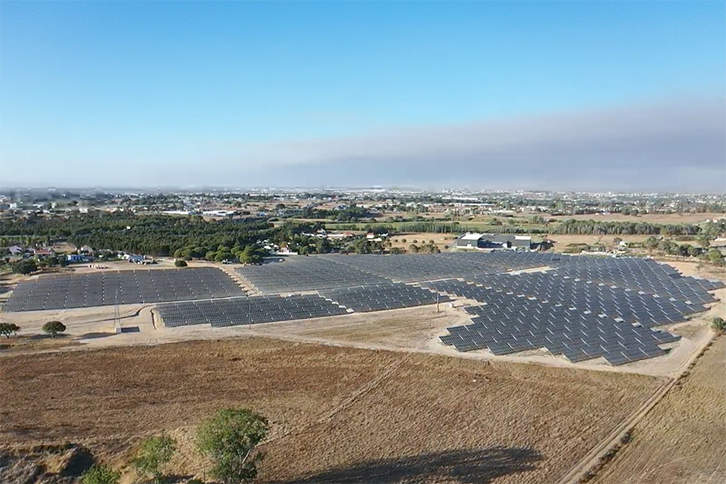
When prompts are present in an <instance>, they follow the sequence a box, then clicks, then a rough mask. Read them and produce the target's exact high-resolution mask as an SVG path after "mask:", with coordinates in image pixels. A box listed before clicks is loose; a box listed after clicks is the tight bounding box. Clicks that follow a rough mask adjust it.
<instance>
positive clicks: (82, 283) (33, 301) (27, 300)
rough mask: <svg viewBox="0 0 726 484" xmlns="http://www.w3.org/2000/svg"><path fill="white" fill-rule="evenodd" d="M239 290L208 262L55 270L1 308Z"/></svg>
mask: <svg viewBox="0 0 726 484" xmlns="http://www.w3.org/2000/svg"><path fill="white" fill-rule="evenodd" d="M244 295H245V292H244V291H243V290H242V288H241V287H240V286H238V285H237V283H236V282H235V281H234V280H233V279H232V278H231V277H230V276H229V275H227V274H226V273H225V272H224V271H221V270H219V269H216V268H213V267H200V268H192V267H189V268H184V269H146V270H130V271H113V272H110V271H109V272H102V273H90V274H63V275H55V274H54V275H49V276H40V277H39V278H37V279H35V280H31V281H24V282H22V283H20V284H18V286H17V288H16V290H15V291H13V294H12V295H11V297H10V300H9V301H8V304H6V305H5V308H4V309H5V311H8V312H17V311H37V310H49V309H73V308H84V307H93V306H109V305H115V304H143V303H153V302H161V301H174V300H186V299H202V298H217V297H230V296H244Z"/></svg>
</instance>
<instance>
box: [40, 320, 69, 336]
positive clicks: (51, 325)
mask: <svg viewBox="0 0 726 484" xmlns="http://www.w3.org/2000/svg"><path fill="white" fill-rule="evenodd" d="M65 330H66V325H65V324H63V323H61V322H60V321H48V322H47V323H45V324H44V325H43V331H44V332H46V333H48V334H49V335H50V337H51V338H55V336H56V335H57V334H58V333H63V332H64V331H65Z"/></svg>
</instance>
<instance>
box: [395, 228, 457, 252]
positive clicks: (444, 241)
mask: <svg viewBox="0 0 726 484" xmlns="http://www.w3.org/2000/svg"><path fill="white" fill-rule="evenodd" d="M457 236H458V234H428V233H422V232H416V233H405V234H397V235H395V236H393V237H391V239H390V241H391V247H400V248H402V249H406V250H407V251H408V247H409V246H410V245H411V244H416V245H418V246H421V245H425V244H428V243H429V242H430V241H433V242H434V244H435V245H436V246H437V247H438V248H439V250H440V251H442V252H443V251H444V250H446V249H447V246H451V245H452V244H453V243H454V241H455V240H456V237H457ZM404 240H405V242H404ZM414 241H415V242H414Z"/></svg>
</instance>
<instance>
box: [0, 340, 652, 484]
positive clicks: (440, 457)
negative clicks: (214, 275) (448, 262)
mask: <svg viewBox="0 0 726 484" xmlns="http://www.w3.org/2000/svg"><path fill="white" fill-rule="evenodd" d="M662 381H663V380H661V379H659V378H653V377H647V376H642V375H631V374H612V373H603V372H591V371H585V370H579V369H561V368H549V367H545V366H539V365H522V364H511V363H487V362H483V361H476V360H464V359H459V358H450V357H445V356H438V355H427V354H416V353H405V352H388V351H370V350H362V349H355V348H344V347H333V346H323V345H314V344H300V343H292V342H285V341H279V340H272V339H267V338H257V337H255V338H245V339H226V340H222V341H195V342H185V343H179V344H166V345H158V346H151V347H138V346H137V347H119V348H107V349H103V350H96V351H91V350H86V351H72V352H54V353H40V354H34V355H19V356H11V355H8V356H6V357H4V358H2V360H0V388H2V389H3V391H2V393H1V394H0V418H1V419H2V422H3V425H2V426H0V448H3V447H4V448H5V449H8V448H14V449H18V448H20V447H23V446H26V447H27V446H32V445H36V444H39V443H46V444H53V443H58V442H66V441H70V442H76V443H82V444H84V445H86V446H88V447H89V448H90V449H92V450H93V452H94V453H95V454H96V455H97V456H100V457H101V458H102V459H103V460H107V461H111V462H115V463H120V462H123V461H124V459H125V458H126V457H127V454H128V451H129V449H130V448H132V447H133V445H135V444H136V443H137V442H138V441H139V439H141V438H142V437H143V436H146V435H149V434H152V433H155V432H158V431H161V430H163V429H165V430H169V431H171V432H172V433H173V435H175V436H177V438H179V439H180V442H181V444H182V445H181V448H182V453H181V455H180V457H178V458H177V460H176V462H175V464H176V466H177V467H175V469H174V471H175V472H176V473H180V474H182V475H194V474H196V475H199V476H200V477H201V476H202V475H203V462H201V461H200V460H199V459H198V458H197V457H196V456H195V455H194V453H193V452H192V450H191V449H192V442H193V439H192V435H193V429H194V426H195V425H196V424H197V423H199V422H200V421H201V420H202V419H204V418H207V417H209V416H210V415H211V414H212V413H213V412H214V411H216V410H217V409H219V408H224V407H237V406H244V407H250V408H253V409H255V410H256V411H258V412H260V413H262V414H263V415H265V416H267V417H268V418H269V419H270V422H271V426H272V432H271V436H270V439H269V442H268V443H267V444H265V446H264V450H265V451H266V452H267V454H268V456H267V459H266V460H265V461H264V463H263V465H262V472H261V476H260V477H261V479H262V481H263V482H292V481H295V482H300V481H303V482H330V483H332V482H336V483H348V482H350V483H352V482H373V481H375V482H472V483H473V482H486V483H488V482H491V483H498V484H501V483H525V484H526V483H537V484H541V483H547V482H553V481H555V480H556V479H557V478H558V477H560V476H561V475H564V474H565V473H566V472H567V471H568V469H569V468H570V466H572V465H573V463H575V462H576V461H577V460H578V459H579V458H581V457H582V456H583V455H584V454H585V453H586V452H587V451H588V450H589V449H590V448H592V446H594V445H595V444H596V443H597V442H598V441H599V440H601V439H603V437H604V436H605V435H607V433H608V432H609V431H610V430H611V429H612V428H613V427H615V426H616V425H617V424H618V423H619V422H621V421H622V420H623V419H625V418H627V416H628V415H629V414H631V413H632V412H633V411H634V410H635V409H636V408H638V407H639V406H640V405H641V404H642V402H644V401H645V400H646V399H647V398H648V396H649V395H650V394H651V393H652V392H653V391H654V389H655V388H657V387H658V385H659V384H660V383H662ZM127 478H128V476H127ZM129 479H130V478H129Z"/></svg>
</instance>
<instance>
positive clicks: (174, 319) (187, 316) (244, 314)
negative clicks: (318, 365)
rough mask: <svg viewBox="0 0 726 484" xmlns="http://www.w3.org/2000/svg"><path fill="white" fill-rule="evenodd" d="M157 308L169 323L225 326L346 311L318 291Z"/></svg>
mask: <svg viewBox="0 0 726 484" xmlns="http://www.w3.org/2000/svg"><path fill="white" fill-rule="evenodd" d="M157 308H158V310H159V313H160V315H161V318H162V319H163V321H164V324H166V325H167V326H169V327H179V326H189V325H196V324H209V325H211V326H212V327H229V326H239V325H247V324H261V323H272V322H280V321H294V320H304V319H311V318H318V317H328V316H340V315H344V314H347V311H346V310H345V308H341V307H340V306H338V305H336V304H334V303H332V302H330V301H327V300H325V299H324V298H322V297H320V296H318V295H297V296H290V297H284V296H253V297H234V298H230V299H210V300H203V301H185V302H178V303H168V304H160V305H158V306H157Z"/></svg>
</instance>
